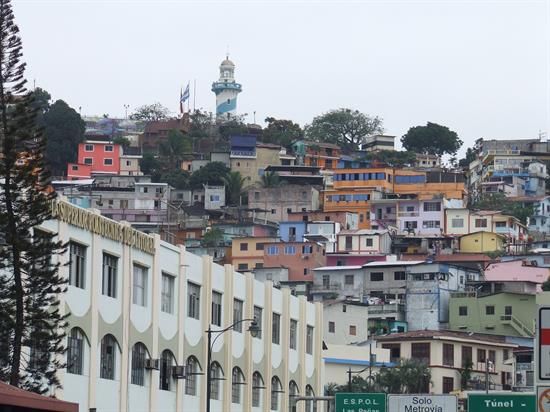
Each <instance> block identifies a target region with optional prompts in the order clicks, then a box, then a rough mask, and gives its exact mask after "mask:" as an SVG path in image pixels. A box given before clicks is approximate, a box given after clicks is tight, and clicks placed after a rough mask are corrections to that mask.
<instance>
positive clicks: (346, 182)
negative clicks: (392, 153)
mask: <svg viewBox="0 0 550 412" xmlns="http://www.w3.org/2000/svg"><path fill="white" fill-rule="evenodd" d="M390 193H391V194H400V195H404V194H410V195H417V196H418V198H420V199H422V198H431V197H433V196H434V195H442V196H443V197H444V198H446V199H463V198H464V197H465V196H466V194H467V190H466V186H465V178H464V175H463V174H461V173H449V172H440V171H437V172H430V171H420V170H415V169H396V168H392V167H376V168H345V169H336V170H335V171H334V176H333V182H332V188H331V189H327V190H325V191H324V198H323V200H324V206H323V210H325V211H347V212H354V213H357V214H358V215H359V228H360V229H368V228H370V221H369V220H370V219H369V218H370V200H373V199H380V198H382V197H383V196H384V195H385V194H390Z"/></svg>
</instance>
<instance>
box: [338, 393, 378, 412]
mask: <svg viewBox="0 0 550 412" xmlns="http://www.w3.org/2000/svg"><path fill="white" fill-rule="evenodd" d="M334 404H335V405H336V408H335V412H386V394H385V393H336V394H335V395H334Z"/></svg>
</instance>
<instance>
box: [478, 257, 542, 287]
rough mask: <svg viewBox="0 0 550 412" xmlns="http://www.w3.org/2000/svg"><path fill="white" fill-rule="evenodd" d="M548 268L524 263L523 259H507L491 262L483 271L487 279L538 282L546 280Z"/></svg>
mask: <svg viewBox="0 0 550 412" xmlns="http://www.w3.org/2000/svg"><path fill="white" fill-rule="evenodd" d="M549 275H550V269H548V268H545V267H538V266H529V265H525V261H524V260H508V261H501V262H495V263H491V264H489V265H488V266H487V268H486V269H485V272H484V276H485V280H488V281H499V280H500V281H507V280H508V281H529V282H535V283H538V284H541V283H544V282H545V281H546V280H548V276H549Z"/></svg>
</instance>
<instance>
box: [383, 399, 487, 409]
mask: <svg viewBox="0 0 550 412" xmlns="http://www.w3.org/2000/svg"><path fill="white" fill-rule="evenodd" d="M456 410H457V399H456V396H455V395H388V412H456ZM472 411H475V412H477V410H476V409H472Z"/></svg>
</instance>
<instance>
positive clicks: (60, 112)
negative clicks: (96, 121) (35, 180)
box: [38, 100, 86, 176]
mask: <svg viewBox="0 0 550 412" xmlns="http://www.w3.org/2000/svg"><path fill="white" fill-rule="evenodd" d="M38 124H39V125H40V126H42V127H43V129H44V137H45V139H46V142H47V143H46V159H47V162H48V165H49V168H50V170H51V172H52V173H53V174H54V175H55V176H61V175H64V174H65V173H66V171H67V163H71V162H76V160H77V154H78V144H79V143H82V142H83V141H84V131H85V130H86V126H85V124H84V120H82V118H81V117H80V114H78V112H77V111H76V110H74V109H73V108H71V107H70V106H69V105H68V104H67V103H65V102H64V101H63V100H57V101H56V102H55V103H54V104H52V105H51V106H49V107H48V108H47V109H46V110H45V112H44V113H43V114H42V115H40V116H39V119H38Z"/></svg>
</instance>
